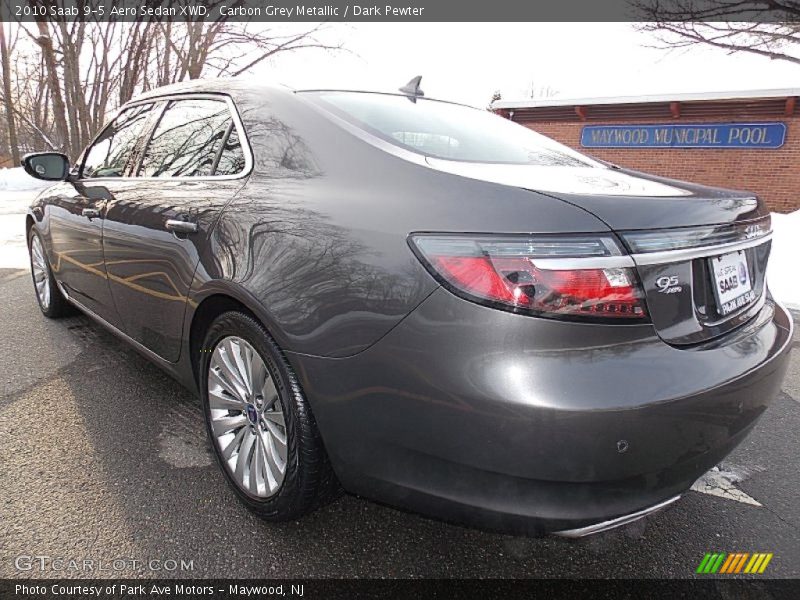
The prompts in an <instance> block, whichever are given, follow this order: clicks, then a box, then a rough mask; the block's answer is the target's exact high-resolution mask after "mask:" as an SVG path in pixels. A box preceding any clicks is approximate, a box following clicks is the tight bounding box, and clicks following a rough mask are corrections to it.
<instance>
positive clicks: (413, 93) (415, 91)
mask: <svg viewBox="0 0 800 600" xmlns="http://www.w3.org/2000/svg"><path fill="white" fill-rule="evenodd" d="M421 81H422V75H417V76H416V77H414V78H413V79H412V80H411V81H409V82H408V83H407V84H405V85H404V86H403V87H401V88H398V89H399V90H400V91H401V92H403V93H404V94H405V95H406V96H408V97H409V98H408V99H409V100H411V101H412V102H416V101H417V98H420V97H422V96H424V95H425V92H423V91H422V89H420V87H419V84H420V82H421Z"/></svg>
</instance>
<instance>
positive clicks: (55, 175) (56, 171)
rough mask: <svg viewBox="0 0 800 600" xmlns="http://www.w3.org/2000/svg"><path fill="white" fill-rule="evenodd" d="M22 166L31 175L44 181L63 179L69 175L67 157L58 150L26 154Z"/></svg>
mask: <svg viewBox="0 0 800 600" xmlns="http://www.w3.org/2000/svg"><path fill="white" fill-rule="evenodd" d="M22 166H23V168H24V169H25V172H26V173H27V174H28V175H30V176H31V177H36V179H44V180H45V181H64V180H65V179H67V177H68V176H69V159H68V158H67V157H66V155H64V154H61V153H60V152H37V153H35V154H26V155H25V156H24V157H23V159H22Z"/></svg>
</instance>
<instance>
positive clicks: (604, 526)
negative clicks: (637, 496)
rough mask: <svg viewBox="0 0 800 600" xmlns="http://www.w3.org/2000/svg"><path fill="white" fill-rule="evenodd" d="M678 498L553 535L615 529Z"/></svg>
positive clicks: (574, 536) (569, 536)
mask: <svg viewBox="0 0 800 600" xmlns="http://www.w3.org/2000/svg"><path fill="white" fill-rule="evenodd" d="M679 498H680V494H679V495H677V496H674V497H672V498H670V499H669V500H664V501H663V502H659V503H658V504H656V505H655V506H651V507H649V508H645V509H642V510H640V511H637V512H634V513H631V514H629V515H623V516H621V517H617V518H616V519H611V520H610V521H603V522H601V523H595V524H594V525H587V526H586V527H579V528H577V529H564V530H563V531H555V532H553V535H557V536H559V537H565V538H573V539H574V538H581V537H584V536H587V535H592V534H595V533H600V532H601V531H608V530H609V529H615V528H616V527H621V526H622V525H627V524H628V523H632V522H633V521H638V520H639V519H641V518H643V517H646V516H647V515H650V514H653V513H654V512H656V511H659V510H661V509H662V508H665V507H667V506H669V505H670V504H672V503H673V502H676V501H677V500H678V499H679Z"/></svg>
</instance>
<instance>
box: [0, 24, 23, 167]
mask: <svg viewBox="0 0 800 600" xmlns="http://www.w3.org/2000/svg"><path fill="white" fill-rule="evenodd" d="M5 27H6V26H5V23H2V22H0V64H2V68H1V69H0V71H2V75H3V103H4V105H5V113H6V121H7V122H8V148H9V151H10V153H11V160H12V162H13V163H14V166H16V165H18V164H19V142H18V141H17V124H16V119H15V118H14V99H13V97H12V95H11V60H10V58H9V54H10V52H9V46H8V42H7V41H6V31H5Z"/></svg>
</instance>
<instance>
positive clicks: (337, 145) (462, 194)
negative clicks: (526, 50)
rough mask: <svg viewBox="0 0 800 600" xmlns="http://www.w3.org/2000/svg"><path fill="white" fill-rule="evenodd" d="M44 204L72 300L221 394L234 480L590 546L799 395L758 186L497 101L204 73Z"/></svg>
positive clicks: (155, 97)
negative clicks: (590, 537)
mask: <svg viewBox="0 0 800 600" xmlns="http://www.w3.org/2000/svg"><path fill="white" fill-rule="evenodd" d="M23 162H24V165H25V168H26V170H27V171H28V172H29V173H30V174H31V175H33V176H35V177H39V178H42V179H46V180H52V181H54V182H56V183H55V184H54V185H53V186H52V187H50V188H49V189H48V190H46V191H44V192H43V193H42V194H41V195H40V196H39V197H38V199H37V200H36V201H35V202H34V203H33V205H32V206H31V209H30V211H29V214H28V216H27V234H28V240H29V244H30V255H31V266H32V271H33V280H34V284H35V289H36V295H37V298H38V301H39V305H40V306H41V309H42V312H43V313H44V314H45V315H46V316H48V317H58V316H60V315H62V314H64V313H65V311H67V309H68V307H69V306H76V307H78V308H79V309H80V310H82V311H84V312H85V313H87V314H88V315H90V316H92V317H94V318H95V319H97V320H98V321H99V322H101V323H102V324H104V325H105V326H107V327H108V328H110V329H111V330H112V331H113V332H115V333H116V334H118V335H119V336H120V337H121V338H123V339H124V340H127V341H128V342H130V343H131V344H132V345H133V346H135V347H136V348H137V349H138V350H139V351H141V352H142V353H144V354H145V355H147V356H148V357H150V358H151V359H152V360H153V361H155V362H156V363H158V364H159V365H161V366H162V367H163V368H165V369H166V370H167V371H169V372H170V373H171V374H172V375H174V376H175V377H177V378H178V379H179V380H180V381H181V382H183V383H184V384H185V385H186V386H188V387H189V388H191V389H193V390H197V391H198V392H199V393H200V396H201V398H202V404H203V410H204V413H205V420H206V424H207V429H208V435H209V438H210V440H211V444H212V446H213V448H214V451H215V453H216V456H217V459H218V460H219V463H220V465H221V468H222V471H223V472H224V473H225V477H226V478H227V480H228V482H229V483H230V485H231V487H232V488H233V490H234V491H235V492H236V494H237V496H238V497H239V498H240V499H241V500H242V502H244V503H245V504H246V505H247V506H248V507H249V508H251V509H252V510H254V511H255V512H256V513H258V514H259V515H261V516H263V517H265V518H267V519H270V520H285V519H294V518H297V517H299V516H300V515H302V514H304V513H307V512H308V511H310V510H312V509H313V508H315V507H317V506H320V505H321V504H322V503H324V502H326V501H328V500H329V499H331V498H333V497H335V495H336V494H337V493H338V492H339V490H340V489H341V488H344V489H345V490H347V491H349V492H352V493H356V494H360V495H362V496H365V497H368V498H373V499H377V500H381V501H384V502H387V503H389V504H392V505H395V506H398V507H404V508H409V509H413V510H415V511H418V512H421V513H424V514H428V515H433V516H438V517H440V518H444V519H447V520H451V521H459V522H468V523H472V524H477V525H479V526H483V527H487V528H492V529H499V530H506V531H518V532H527V533H534V534H535V533H543V532H559V533H562V534H564V535H573V536H574V535H582V534H585V533H589V532H593V531H598V530H602V529H605V528H609V527H611V526H614V525H618V524H621V523H623V522H627V521H629V520H632V519H634V518H637V517H640V516H642V515H645V514H648V513H649V512H651V511H652V510H655V509H656V508H660V507H662V506H665V505H666V504H668V503H670V502H671V501H673V500H675V499H676V498H677V497H678V496H679V495H680V494H681V493H682V492H684V491H685V490H687V489H688V488H689V487H690V486H691V485H692V483H693V482H694V481H695V480H696V479H697V478H698V477H699V476H701V475H702V474H703V473H704V472H705V471H706V470H708V469H709V468H711V467H713V466H714V465H715V464H717V463H718V462H719V461H720V460H721V459H722V458H723V457H724V456H726V455H727V454H728V453H729V452H730V451H731V449H732V448H734V447H735V446H736V445H737V444H738V443H739V442H741V441H742V439H743V438H744V437H745V436H746V435H747V433H748V432H749V431H750V430H751V428H752V427H753V425H754V423H755V422H756V420H757V419H758V417H759V416H760V415H761V414H762V413H763V412H764V410H765V409H766V407H767V405H768V403H769V401H770V399H771V398H773V397H774V396H775V395H776V393H777V392H778V390H779V388H780V386H781V381H782V379H783V376H784V372H785V370H786V367H787V362H788V355H789V347H790V344H789V342H790V339H791V330H792V322H791V319H790V318H789V317H788V316H787V313H786V311H785V310H783V309H782V308H781V307H780V306H779V305H778V304H776V303H775V301H774V300H773V299H772V297H771V296H770V294H769V291H768V289H767V286H766V282H765V272H766V267H767V258H768V256H769V252H770V238H771V229H770V218H769V213H768V212H767V210H766V208H765V206H764V204H763V203H762V202H761V201H759V200H758V199H757V198H756V197H755V196H754V195H752V194H749V193H744V192H735V191H727V190H721V189H714V188H709V187H702V186H697V185H691V184H687V183H681V182H677V181H673V180H667V179H663V178H659V177H653V176H649V175H645V174H642V173H635V172H630V171H626V170H624V169H621V168H619V167H617V166H614V165H609V164H607V163H602V162H598V161H596V160H594V159H592V158H589V157H586V156H584V155H582V154H580V153H578V152H575V151H573V150H570V149H568V148H566V147H564V146H562V145H560V144H557V143H555V142H553V141H551V140H549V139H547V138H545V137H542V136H540V135H538V134H536V133H534V132H533V131H530V130H528V129H527V128H524V127H522V126H519V125H517V124H514V123H512V122H510V121H508V120H506V119H503V118H502V117H500V116H496V115H493V114H491V113H489V112H487V111H485V110H477V109H473V108H469V107H465V106H461V105H458V104H452V103H447V102H440V101H435V100H429V99H426V98H424V97H423V95H422V93H421V91H420V90H419V88H418V81H417V82H416V83H415V82H412V84H411V85H409V86H405V87H404V88H401V91H400V92H399V93H395V94H379V93H369V92H351V91H333V90H311V91H293V90H288V89H284V88H280V87H269V86H261V85H258V84H254V83H252V82H248V81H239V80H236V79H234V80H224V81H222V80H220V81H210V82H204V81H194V82H191V83H187V84H179V85H178V86H173V87H170V88H163V89H159V90H154V91H151V92H149V93H147V94H145V95H143V96H141V97H139V98H138V99H136V100H134V101H132V102H130V103H128V104H127V105H125V106H124V107H123V108H122V109H121V110H120V112H119V113H118V114H117V116H116V117H115V118H114V119H113V120H112V121H111V122H110V124H108V125H107V126H106V127H105V128H104V129H103V130H102V131H101V132H100V134H99V135H98V136H97V137H96V138H95V139H94V141H93V142H92V143H91V144H90V145H89V146H88V148H86V150H85V151H84V152H83V154H82V156H81V157H80V158H79V159H78V161H77V163H76V164H75V165H74V166H72V165H70V163H69V162H68V161H67V158H66V157H65V156H63V155H60V154H55V153H45V154H33V155H28V156H27V157H26V158H25V160H24V161H23Z"/></svg>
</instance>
